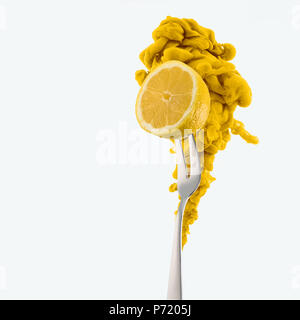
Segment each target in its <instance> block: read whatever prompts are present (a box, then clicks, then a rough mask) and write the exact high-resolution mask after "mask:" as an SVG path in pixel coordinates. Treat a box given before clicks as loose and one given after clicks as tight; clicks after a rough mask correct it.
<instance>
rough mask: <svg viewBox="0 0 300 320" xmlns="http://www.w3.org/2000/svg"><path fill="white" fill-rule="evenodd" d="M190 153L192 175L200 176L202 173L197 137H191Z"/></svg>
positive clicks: (191, 135)
mask: <svg viewBox="0 0 300 320" xmlns="http://www.w3.org/2000/svg"><path fill="white" fill-rule="evenodd" d="M189 149H190V150H189V151H190V175H191V176H193V175H199V174H200V173H201V165H200V157H199V152H198V150H197V145H196V141H195V137H194V135H193V134H190V135H189Z"/></svg>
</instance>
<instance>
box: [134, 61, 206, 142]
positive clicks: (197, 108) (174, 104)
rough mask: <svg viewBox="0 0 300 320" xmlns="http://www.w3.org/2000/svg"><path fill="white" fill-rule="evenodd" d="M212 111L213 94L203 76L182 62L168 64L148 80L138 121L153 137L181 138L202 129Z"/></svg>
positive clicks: (139, 99) (138, 104) (141, 94)
mask: <svg viewBox="0 0 300 320" xmlns="http://www.w3.org/2000/svg"><path fill="white" fill-rule="evenodd" d="M209 107H210V96H209V91H208V88H207V86H206V84H205V83H204V81H203V80H202V78H201V77H200V76H199V74H198V73H197V72H196V71H194V69H192V68H191V67H189V66H188V65H186V64H184V63H182V62H180V61H168V62H165V63H163V64H161V65H160V66H158V67H157V68H156V69H155V70H153V71H152V72H151V73H150V74H149V75H148V76H147V78H146V79H145V81H144V83H143V85H142V87H141V89H140V91H139V94H138V97H137V101H136V117H137V120H138V122H139V124H140V126H141V127H142V128H143V129H144V130H146V131H148V132H150V133H152V134H155V135H157V136H160V137H164V138H170V137H178V136H179V135H180V136H182V135H185V132H188V131H189V130H197V129H202V128H203V126H204V124H205V121H206V120H207V117H208V114H209Z"/></svg>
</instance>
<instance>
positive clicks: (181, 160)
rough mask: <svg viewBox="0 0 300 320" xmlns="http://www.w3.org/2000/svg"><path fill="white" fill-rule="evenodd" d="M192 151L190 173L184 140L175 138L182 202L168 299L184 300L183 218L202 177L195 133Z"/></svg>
mask: <svg viewBox="0 0 300 320" xmlns="http://www.w3.org/2000/svg"><path fill="white" fill-rule="evenodd" d="M188 140H189V153H190V168H189V169H190V170H189V174H188V170H187V165H186V161H185V157H184V151H183V149H182V140H181V139H175V146H176V156H177V186H178V192H179V195H180V199H181V200H180V204H179V208H178V213H177V215H176V220H175V229H174V238H173V249H172V257H171V265H170V273H169V284H168V294H167V299H169V300H182V280H181V250H182V243H181V235H182V218H183V213H184V208H185V205H186V203H187V201H188V199H189V197H190V196H191V195H192V194H193V193H194V192H195V191H196V189H197V188H198V186H199V184H200V179H201V165H200V156H199V153H198V151H197V147H196V142H195V138H194V136H193V134H190V135H189V136H188Z"/></svg>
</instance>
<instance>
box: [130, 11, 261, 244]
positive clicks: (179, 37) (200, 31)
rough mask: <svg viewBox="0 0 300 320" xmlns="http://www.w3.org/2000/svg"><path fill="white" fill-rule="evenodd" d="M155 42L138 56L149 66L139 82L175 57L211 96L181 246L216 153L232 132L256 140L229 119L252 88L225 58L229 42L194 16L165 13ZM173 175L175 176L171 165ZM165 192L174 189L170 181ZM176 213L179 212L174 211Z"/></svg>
mask: <svg viewBox="0 0 300 320" xmlns="http://www.w3.org/2000/svg"><path fill="white" fill-rule="evenodd" d="M152 37H153V40H154V43H153V44H151V45H150V46H149V47H148V48H146V49H145V50H143V51H142V52H141V54H140V59H141V61H142V62H143V63H144V65H145V66H146V68H147V69H148V70H147V71H145V70H138V71H137V72H136V74H135V77H136V80H137V81H138V83H139V84H140V85H142V83H143V81H144V80H145V78H146V77H147V75H148V74H149V72H151V71H152V70H153V69H155V68H156V67H157V66H158V65H160V64H161V63H163V62H166V61H169V60H179V61H182V62H184V63H186V64H187V65H189V66H190V67H192V68H193V69H194V70H196V71H197V72H198V73H199V74H200V76H201V77H202V78H203V80H204V82H205V83H206V85H207V87H208V89H209V92H210V97H211V106H210V113H209V117H208V119H207V122H206V125H205V128H204V146H205V147H204V150H205V151H204V169H203V172H202V177H201V182H200V186H199V188H198V189H197V190H196V191H195V193H194V194H193V195H192V196H191V197H190V199H189V201H188V203H187V205H186V208H185V211H184V217H183V226H182V245H183V246H184V245H185V244H186V242H187V234H189V233H190V232H189V226H190V225H191V224H193V223H194V221H195V220H197V218H198V210H197V207H198V204H199V201H200V198H201V197H203V196H204V194H205V193H206V191H207V189H208V188H209V186H210V184H211V182H212V181H214V180H215V178H214V177H213V176H212V175H211V174H210V172H211V171H212V170H213V162H214V158H215V155H216V153H217V152H218V151H219V150H224V149H225V147H226V145H227V142H228V141H229V140H230V133H232V134H235V135H239V136H241V137H242V138H243V139H244V140H245V141H247V142H249V143H254V144H257V143H258V138H257V137H255V136H253V135H251V134H250V133H249V132H247V131H246V130H245V127H244V124H243V123H242V122H240V121H238V120H236V119H234V117H233V113H234V111H235V109H236V107H237V106H241V107H247V106H248V105H249V104H250V102H251V96H252V93H251V89H250V87H249V86H248V84H247V82H246V80H244V79H243V78H242V77H241V75H240V74H239V73H238V71H237V70H236V69H235V66H234V65H233V64H232V63H230V62H228V61H230V60H232V59H233V58H234V56H235V54H236V50H235V48H234V47H233V46H232V45H231V44H228V43H225V44H220V43H218V42H217V41H216V40H215V35H214V32H213V31H212V30H210V29H207V28H204V27H201V26H200V25H199V24H198V23H197V22H196V21H194V20H193V19H179V18H174V17H169V16H168V17H167V18H166V19H165V20H163V21H162V22H161V23H160V25H159V27H158V28H157V29H155V30H154V31H153V33H152ZM173 177H174V178H175V179H177V170H176V169H175V171H174V173H173ZM169 190H170V191H171V192H174V191H176V190H177V184H176V183H173V184H172V185H171V186H170V188H169ZM175 213H177V211H176V212H175Z"/></svg>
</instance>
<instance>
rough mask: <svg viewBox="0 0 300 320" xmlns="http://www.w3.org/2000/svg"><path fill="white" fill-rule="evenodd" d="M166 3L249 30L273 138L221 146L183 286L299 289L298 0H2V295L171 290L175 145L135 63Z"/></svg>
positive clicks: (231, 295)
mask: <svg viewBox="0 0 300 320" xmlns="http://www.w3.org/2000/svg"><path fill="white" fill-rule="evenodd" d="M167 15H171V16H177V17H185V18H193V19H195V20H196V21H198V22H199V24H200V25H203V26H205V27H208V28H211V29H213V30H214V31H215V34H216V39H217V40H218V41H219V42H221V43H224V42H229V43H232V44H234V45H235V46H236V48H237V56H236V58H235V59H234V60H233V63H235V64H236V66H237V69H238V70H239V72H240V73H241V74H242V75H243V76H244V77H245V78H246V79H247V81H248V82H249V84H250V86H251V88H252V90H253V103H252V105H251V106H250V107H249V108H245V109H242V108H240V109H239V110H238V111H237V112H236V115H235V116H236V118H238V119H240V120H242V121H244V122H245V123H246V126H247V129H249V131H251V132H253V133H254V134H256V135H257V136H258V137H259V138H260V144H259V145H258V146H253V145H249V144H247V143H245V142H244V141H243V140H242V139H241V138H239V137H236V136H233V137H232V140H231V142H230V143H229V144H228V147H227V149H226V150H225V151H222V152H220V153H219V154H218V155H217V157H216V161H215V167H214V171H213V175H214V176H215V177H216V179H217V180H216V181H215V182H214V183H213V184H212V185H211V188H210V189H209V190H208V192H207V194H206V195H205V197H204V198H202V200H201V203H200V205H199V220H198V221H196V223H195V224H194V225H193V226H192V227H191V235H190V236H189V240H188V244H187V245H186V247H185V249H184V252H183V268H184V269H183V281H184V288H183V294H184V298H186V299H213V298H215V299H279V298H280V299H299V298H300V250H299V247H300V232H299V231H300V210H299V209H300V208H299V178H300V170H299V160H300V159H299V123H300V111H299V110H300V105H299V104H300V103H299V100H300V98H299V67H300V60H299V56H300V1H299V0H295V1H283V0H281V1H279V0H278V1H271V0H270V1H261V0H259V1H258V0H257V1H253V0H252V1H238V0H236V1H233V0H232V1H229V0H227V1H200V0H193V1H192V0H190V1H188V0H185V1H182V0H172V1H171V0H170V1H160V0H152V1H146V0H119V1H116V0H115V1H92V0H90V1H70V0H69V1H67V0H62V1H58V0H55V1H37V0H36V1H33V0H27V1H16V0H6V1H4V0H0V299H10V298H17V299H18V298H27V299H36V298H39V299H46V298H50V299H53V298H56V299H63V298H69V299H73V298H78V299H88V298H91V299H147V298H148V299H164V298H165V296H166V288H167V279H168V269H169V259H170V251H171V240H172V231H173V212H174V210H175V209H176V207H177V195H176V194H170V193H169V192H168V186H169V185H170V184H171V183H172V182H173V179H172V178H171V173H172V171H173V167H174V161H173V160H174V159H173V158H172V156H169V155H168V149H169V147H170V143H169V142H168V141H167V140H162V139H159V138H157V137H154V136H150V135H149V134H147V133H145V132H144V131H143V130H141V129H140V128H139V126H138V124H137V122H136V119H135V114H134V105H135V99H136V95H137V92H138V89H139V86H138V84H137V83H136V82H135V80H134V72H135V70H136V69H141V68H143V65H142V63H141V62H140V61H139V59H138V54H139V52H140V51H141V50H143V49H144V48H145V47H146V46H148V45H149V44H150V43H152V39H151V33H152V31H153V29H154V28H156V27H157V26H158V24H159V23H160V21H161V20H162V19H164V18H165V17H166V16H167Z"/></svg>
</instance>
